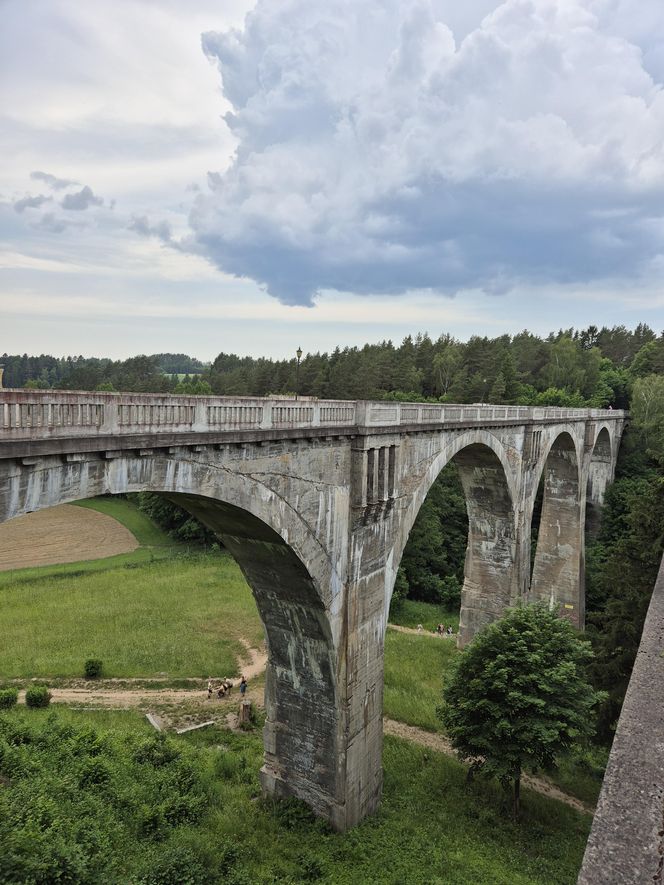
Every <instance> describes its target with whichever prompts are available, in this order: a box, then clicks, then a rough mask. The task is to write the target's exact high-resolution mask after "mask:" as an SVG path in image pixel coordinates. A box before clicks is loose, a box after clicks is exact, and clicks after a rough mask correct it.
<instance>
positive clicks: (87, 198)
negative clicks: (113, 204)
mask: <svg viewBox="0 0 664 885" xmlns="http://www.w3.org/2000/svg"><path fill="white" fill-rule="evenodd" d="M103 203H104V201H103V199H102V198H101V197H96V196H95V195H94V193H93V191H92V188H91V187H88V185H87V184H86V185H85V187H83V188H82V189H81V190H80V191H77V192H76V193H75V194H65V196H64V198H63V200H62V203H61V204H60V205H61V206H62V208H63V209H71V210H74V211H77V212H82V211H84V210H85V209H88V208H89V207H90V206H101V205H103Z"/></svg>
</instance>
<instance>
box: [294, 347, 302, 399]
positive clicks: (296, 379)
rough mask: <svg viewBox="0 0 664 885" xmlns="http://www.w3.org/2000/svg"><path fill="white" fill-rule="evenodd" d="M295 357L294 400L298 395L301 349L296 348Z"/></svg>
mask: <svg viewBox="0 0 664 885" xmlns="http://www.w3.org/2000/svg"><path fill="white" fill-rule="evenodd" d="M295 356H296V357H297V368H296V370H295V399H297V398H298V397H299V395H300V360H301V359H302V348H301V347H298V349H297V350H296V351H295Z"/></svg>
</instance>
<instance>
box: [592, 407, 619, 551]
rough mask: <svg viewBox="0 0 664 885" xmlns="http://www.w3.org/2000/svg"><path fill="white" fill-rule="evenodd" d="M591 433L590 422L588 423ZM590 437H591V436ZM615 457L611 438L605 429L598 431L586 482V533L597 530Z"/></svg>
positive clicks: (593, 534) (611, 476)
mask: <svg viewBox="0 0 664 885" xmlns="http://www.w3.org/2000/svg"><path fill="white" fill-rule="evenodd" d="M589 428H590V431H591V434H592V430H593V426H592V424H591V425H589ZM591 438H592V437H591ZM614 470H615V459H614V458H613V457H612V453H611V440H610V439H609V434H608V432H607V431H606V430H603V431H601V432H600V434H599V436H598V438H597V441H596V443H595V446H594V448H593V450H592V453H591V457H590V463H589V465H588V481H587V483H586V533H587V534H588V536H589V537H594V536H596V535H597V532H598V531H599V523H600V512H601V508H602V504H603V503H604V495H605V493H606V489H607V487H608V486H609V485H610V483H611V482H612V481H613V475H614Z"/></svg>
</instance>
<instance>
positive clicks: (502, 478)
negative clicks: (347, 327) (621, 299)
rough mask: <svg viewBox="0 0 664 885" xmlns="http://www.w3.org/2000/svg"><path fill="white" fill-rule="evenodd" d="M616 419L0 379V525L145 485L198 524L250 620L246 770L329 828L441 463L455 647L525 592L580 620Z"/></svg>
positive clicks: (363, 806) (576, 412) (336, 822)
mask: <svg viewBox="0 0 664 885" xmlns="http://www.w3.org/2000/svg"><path fill="white" fill-rule="evenodd" d="M624 423H625V414H624V413H623V412H619V411H600V410H587V409H553V408H525V407H516V406H491V405H473V406H467V405H448V404H446V405H439V404H417V403H391V402H348V401H318V400H308V399H299V400H294V399H292V398H291V399H250V398H241V399H231V398H225V397H223V398H222V397H187V396H157V395H143V394H109V393H78V392H64V391H63V392H53V391H25V390H21V391H19V390H14V391H12V390H4V391H0V522H4V521H5V520H8V519H11V518H12V517H15V516H18V515H20V514H23V513H27V512H29V511H33V510H38V509H41V508H44V507H50V506H52V505H55V504H60V503H64V502H68V501H75V500H78V499H81V498H87V497H92V496H95V495H101V494H108V493H110V494H117V493H121V492H137V491H145V490H148V491H153V492H158V493H160V494H163V495H166V496H167V497H169V498H171V499H172V500H174V501H176V502H177V503H178V504H181V505H182V506H184V507H185V508H186V509H188V510H189V511H191V512H192V513H193V514H195V515H196V516H197V517H198V518H200V519H201V520H202V521H203V522H204V523H206V524H207V525H208V526H209V527H210V528H211V529H213V530H214V531H215V532H216V533H217V534H218V535H219V537H220V538H221V540H222V541H223V543H224V545H225V546H226V547H227V549H228V550H229V551H230V552H231V553H232V554H233V556H234V557H235V558H236V559H237V561H238V563H239V564H240V567H241V568H242V570H243V572H244V574H245V576H246V579H247V581H248V583H249V584H250V586H251V588H252V591H253V593H254V596H255V599H256V603H257V605H258V610H259V612H260V616H261V618H262V621H263V624H264V627H265V633H266V638H267V646H268V672H267V687H266V711H267V723H266V726H265V732H264V742H265V759H264V765H263V768H262V771H261V777H262V783H263V787H264V789H265V790H266V791H268V792H270V793H272V794H275V795H295V796H298V797H300V798H301V799H303V800H304V801H305V802H307V803H308V804H309V805H310V806H311V808H312V809H313V810H314V811H315V812H316V813H317V814H319V815H322V816H323V817H325V818H327V819H328V820H329V821H330V822H331V823H332V825H333V826H335V827H336V828H338V829H341V830H343V829H345V828H347V827H349V826H352V825H354V824H356V823H357V822H358V821H360V820H362V818H363V817H365V816H366V815H367V814H370V813H371V812H372V811H374V810H375V809H376V807H377V805H378V802H379V800H380V795H381V787H382V764H381V751H382V701H383V642H384V636H385V629H386V624H387V615H388V609H389V603H390V597H391V594H392V589H393V586H394V581H395V577H396V572H397V568H398V565H399V562H400V559H401V555H402V553H403V549H404V547H405V544H406V541H407V539H408V533H409V531H410V529H411V527H412V525H413V522H414V520H415V517H416V516H417V513H418V510H419V508H420V506H421V504H422V502H423V501H424V499H425V497H426V495H427V492H428V491H429V489H430V487H431V484H432V483H433V482H434V480H435V479H436V477H437V476H438V474H439V473H440V471H441V470H442V468H443V467H444V466H445V465H446V464H447V463H448V462H449V461H454V462H455V464H456V465H457V467H458V471H459V475H460V478H461V482H462V485H463V488H464V492H465V496H466V502H467V511H468V520H469V532H468V548H467V553H466V562H465V580H464V585H463V591H462V609H461V625H460V631H459V644H460V645H463V644H465V643H467V642H468V641H469V640H471V639H472V637H473V635H474V634H475V632H476V631H477V630H478V629H479V628H480V627H482V626H483V625H485V624H487V623H489V622H490V621H492V620H494V619H495V618H497V617H498V616H499V615H500V614H501V612H502V611H503V610H504V609H505V607H506V606H508V605H510V604H513V603H515V602H516V601H517V600H524V599H525V600H534V599H543V600H546V601H547V603H548V604H549V605H551V606H552V607H553V608H555V609H557V610H558V611H559V612H560V613H561V615H564V616H566V617H569V618H570V619H571V620H572V621H573V623H574V624H575V625H577V626H578V627H582V626H583V624H584V584H583V574H584V527H585V523H586V519H587V518H588V520H589V522H591V523H592V518H593V512H594V510H595V508H596V507H597V505H599V504H600V503H601V502H602V498H603V495H604V491H605V489H606V486H607V484H608V483H609V482H610V481H611V480H612V478H613V473H614V467H615V462H616V456H617V451H618V446H619V444H620V438H621V434H622V430H623V426H624ZM542 477H543V481H544V498H543V505H542V515H541V522H540V530H539V538H538V545H537V551H536V555H535V559H534V566H533V568H532V572H531V551H530V536H531V518H532V514H533V505H534V501H535V496H536V493H537V489H538V485H539V482H540V479H541V478H542Z"/></svg>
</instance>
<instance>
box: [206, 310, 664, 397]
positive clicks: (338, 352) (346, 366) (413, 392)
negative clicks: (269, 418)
mask: <svg viewBox="0 0 664 885" xmlns="http://www.w3.org/2000/svg"><path fill="white" fill-rule="evenodd" d="M653 369H654V370H655V371H664V333H663V334H662V335H661V336H659V337H657V335H656V334H655V332H654V331H653V330H652V329H651V328H650V327H648V326H646V325H644V324H639V325H638V326H637V327H636V329H634V330H633V331H629V330H628V329H626V328H625V327H624V326H615V327H613V328H611V329H609V328H606V327H604V328H602V329H598V328H597V327H595V326H590V327H589V328H587V329H584V330H582V331H578V330H574V329H567V330H560V331H558V332H557V333H552V334H551V335H549V336H548V337H547V338H540V337H538V336H536V335H533V334H531V333H530V332H528V331H524V332H521V333H519V334H518V335H515V336H513V337H510V336H509V335H503V336H500V337H498V338H486V337H479V336H474V337H472V338H470V339H469V340H468V341H467V342H461V341H457V340H456V339H455V338H453V337H451V336H450V335H441V336H440V337H439V338H438V339H437V340H435V341H434V340H432V339H431V338H430V337H429V336H428V335H426V334H419V335H417V336H416V337H415V338H412V337H411V336H408V337H406V338H405V339H404V340H403V342H402V343H401V345H400V346H398V347H397V346H395V345H394V344H393V343H392V342H391V341H383V342H381V343H380V344H366V345H364V346H363V347H360V348H358V347H347V348H344V349H343V350H342V349H340V348H336V349H335V350H334V351H333V352H332V353H330V354H328V353H322V354H321V353H316V354H307V355H306V356H305V357H304V358H303V360H302V362H301V365H300V367H299V372H298V367H297V361H296V360H295V359H290V360H269V359H254V358H252V357H239V356H235V355H234V354H226V353H221V354H219V356H218V357H217V358H216V360H215V361H214V362H213V364H212V367H211V369H210V372H209V376H206V378H207V379H209V383H210V386H211V388H212V390H213V391H214V393H216V394H226V395H235V396H241V395H247V396H267V395H269V394H278V393H289V392H290V393H293V392H295V391H296V390H297V392H298V393H300V394H302V395H304V396H317V397H321V398H328V399H336V398H340V399H385V398H396V399H403V400H409V399H410V400H420V399H423V398H424V399H436V400H441V401H443V402H492V403H518V404H523V405H538V404H541V405H561V406H577V405H578V406H584V405H591V406H598V407H600V406H608V405H612V406H613V407H614V408H621V407H624V406H626V404H627V402H628V399H629V387H630V383H631V381H632V379H633V378H634V377H640V376H641V375H644V374H648V373H649V372H650V371H651V370H653Z"/></svg>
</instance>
